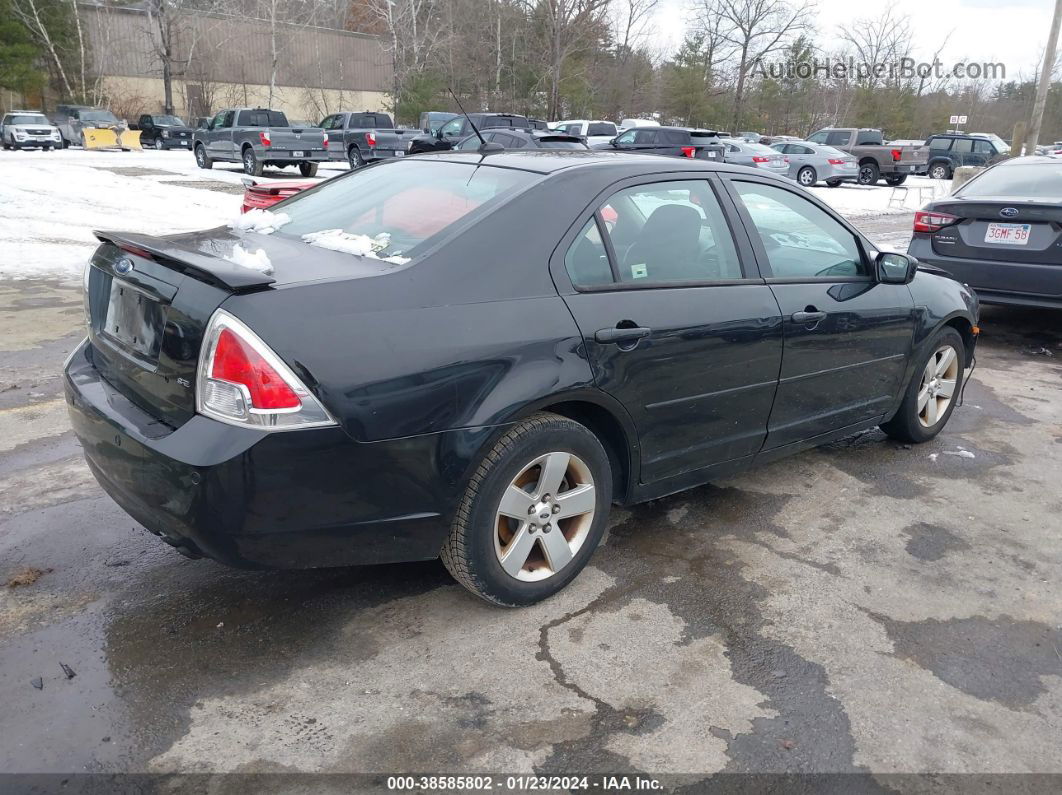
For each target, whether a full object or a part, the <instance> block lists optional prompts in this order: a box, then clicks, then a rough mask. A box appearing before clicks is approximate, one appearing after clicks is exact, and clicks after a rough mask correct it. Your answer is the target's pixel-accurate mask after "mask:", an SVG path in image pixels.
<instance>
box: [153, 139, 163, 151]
mask: <svg viewBox="0 0 1062 795" xmlns="http://www.w3.org/2000/svg"><path fill="white" fill-rule="evenodd" d="M164 148H165V147H164V146H163V144H162V139H161V138H156V139H155V149H156V150H158V151H159V152H161V151H162V150H163V149H164Z"/></svg>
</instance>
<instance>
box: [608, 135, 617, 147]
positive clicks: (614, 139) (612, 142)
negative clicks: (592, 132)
mask: <svg viewBox="0 0 1062 795" xmlns="http://www.w3.org/2000/svg"><path fill="white" fill-rule="evenodd" d="M608 143H609V146H612V147H616V146H619V136H618V135H617V136H616V137H615V138H613V139H612V140H611V141H609V142H608Z"/></svg>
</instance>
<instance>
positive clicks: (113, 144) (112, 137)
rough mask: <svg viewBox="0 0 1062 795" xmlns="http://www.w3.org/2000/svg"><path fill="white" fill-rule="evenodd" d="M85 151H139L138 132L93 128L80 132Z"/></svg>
mask: <svg viewBox="0 0 1062 795" xmlns="http://www.w3.org/2000/svg"><path fill="white" fill-rule="evenodd" d="M82 135H83V136H84V144H85V148H86V149H140V148H141V146H140V130H115V129H111V128H107V127H93V128H89V129H85V130H83V131H82Z"/></svg>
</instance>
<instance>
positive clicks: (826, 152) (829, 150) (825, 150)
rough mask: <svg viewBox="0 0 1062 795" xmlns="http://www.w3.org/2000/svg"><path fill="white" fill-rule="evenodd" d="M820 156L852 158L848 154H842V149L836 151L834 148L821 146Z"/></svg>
mask: <svg viewBox="0 0 1062 795" xmlns="http://www.w3.org/2000/svg"><path fill="white" fill-rule="evenodd" d="M819 154H820V155H827V156H828V157H844V158H848V157H851V155H849V154H848V153H847V152H842V151H841V150H840V149H834V148H833V147H832V146H820V147H819Z"/></svg>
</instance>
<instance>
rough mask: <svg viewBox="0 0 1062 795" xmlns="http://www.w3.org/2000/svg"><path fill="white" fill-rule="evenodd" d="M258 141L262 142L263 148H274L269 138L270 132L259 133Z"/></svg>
mask: <svg viewBox="0 0 1062 795" xmlns="http://www.w3.org/2000/svg"><path fill="white" fill-rule="evenodd" d="M258 140H260V141H261V142H262V146H272V145H273V142H272V141H271V140H270V138H269V132H268V131H265V132H260V133H258Z"/></svg>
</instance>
